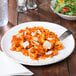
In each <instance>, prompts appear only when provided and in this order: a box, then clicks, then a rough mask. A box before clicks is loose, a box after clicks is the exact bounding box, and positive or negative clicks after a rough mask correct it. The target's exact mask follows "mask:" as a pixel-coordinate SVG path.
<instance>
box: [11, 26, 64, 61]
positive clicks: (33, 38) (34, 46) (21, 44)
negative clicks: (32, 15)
mask: <svg viewBox="0 0 76 76" xmlns="http://www.w3.org/2000/svg"><path fill="white" fill-rule="evenodd" d="M10 49H11V51H16V52H21V53H22V54H23V55H25V56H30V58H31V59H33V60H39V59H40V58H41V59H46V58H48V57H53V56H55V55H57V54H58V51H59V50H62V49H63V44H62V43H61V41H60V40H59V38H58V36H57V35H56V34H55V33H54V32H52V31H49V30H48V29H44V28H43V27H32V28H28V27H26V28H25V29H21V30H19V32H18V34H16V35H13V37H12V40H11V48H10Z"/></svg>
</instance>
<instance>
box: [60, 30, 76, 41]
mask: <svg viewBox="0 0 76 76" xmlns="http://www.w3.org/2000/svg"><path fill="white" fill-rule="evenodd" d="M73 33H76V31H72V30H67V31H65V32H64V33H63V34H62V35H61V36H60V37H59V39H60V40H61V41H62V40H64V39H65V38H67V37H68V36H69V35H71V34H73Z"/></svg>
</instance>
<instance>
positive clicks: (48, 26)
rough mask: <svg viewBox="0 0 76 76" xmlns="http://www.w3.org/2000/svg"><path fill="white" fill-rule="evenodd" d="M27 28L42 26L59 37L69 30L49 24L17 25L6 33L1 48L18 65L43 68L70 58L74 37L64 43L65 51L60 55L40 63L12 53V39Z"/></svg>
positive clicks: (31, 23) (18, 53) (19, 53)
mask: <svg viewBox="0 0 76 76" xmlns="http://www.w3.org/2000/svg"><path fill="white" fill-rule="evenodd" d="M26 26H28V27H34V26H42V27H44V28H46V29H49V30H50V31H52V32H54V33H56V34H57V35H58V36H60V35H61V34H62V33H64V32H65V31H66V30H67V29H66V28H64V27H62V26H60V25H58V24H54V23H49V22H27V23H23V24H20V25H17V26H15V27H13V28H12V29H10V30H9V31H8V32H6V33H5V35H4V36H3V38H2V40H1V47H2V50H3V52H5V54H6V55H7V56H9V57H10V58H12V59H14V60H15V61H17V62H18V63H21V64H24V65H31V66H43V65H48V64H53V63H56V62H59V61H61V60H63V59H65V58H66V57H68V56H69V55H70V54H71V53H72V52H73V50H74V47H75V41H74V38H73V36H72V35H70V36H68V37H67V38H66V39H65V40H63V41H62V43H63V45H64V49H63V50H60V51H58V55H56V56H54V57H52V58H46V59H45V60H43V59H40V60H39V61H36V60H32V59H30V57H27V56H24V55H23V54H22V53H21V52H15V51H11V50H10V47H11V39H12V36H13V35H15V34H17V33H18V31H19V30H20V29H25V28H26Z"/></svg>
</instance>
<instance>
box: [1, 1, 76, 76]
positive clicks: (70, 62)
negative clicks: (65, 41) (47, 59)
mask: <svg viewBox="0 0 76 76" xmlns="http://www.w3.org/2000/svg"><path fill="white" fill-rule="evenodd" d="M37 4H38V9H37V10H28V11H27V13H17V12H16V7H17V5H16V0H9V22H8V25H7V26H5V27H2V28H0V40H1V38H2V36H3V34H4V33H5V32H6V31H8V30H9V29H10V28H12V27H14V26H15V25H17V24H20V23H23V22H29V21H48V22H53V23H57V24H60V25H62V26H64V27H66V28H68V29H71V30H75V31H76V21H68V20H64V19H62V18H60V17H59V16H57V15H56V14H54V13H53V12H52V10H51V9H50V0H37ZM73 36H74V38H75V40H76V34H74V35H73ZM69 43H70V42H69ZM0 49H1V48H0ZM25 67H27V68H29V69H30V70H31V71H32V72H34V73H35V75H34V76H76V48H75V49H74V52H73V53H72V54H71V55H70V56H69V57H68V58H66V59H65V60H63V61H61V62H59V63H56V64H52V65H48V66H42V67H31V66H25Z"/></svg>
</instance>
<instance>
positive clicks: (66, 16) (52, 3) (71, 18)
mask: <svg viewBox="0 0 76 76" xmlns="http://www.w3.org/2000/svg"><path fill="white" fill-rule="evenodd" d="M55 3H56V0H52V1H51V6H50V7H51V9H52V11H53V12H54V9H53V6H54V5H55ZM56 14H57V15H59V16H60V17H62V18H63V19H66V20H76V16H69V15H64V14H61V13H56Z"/></svg>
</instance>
